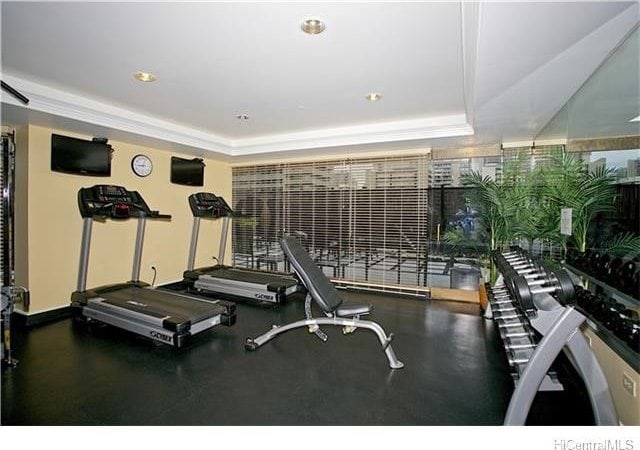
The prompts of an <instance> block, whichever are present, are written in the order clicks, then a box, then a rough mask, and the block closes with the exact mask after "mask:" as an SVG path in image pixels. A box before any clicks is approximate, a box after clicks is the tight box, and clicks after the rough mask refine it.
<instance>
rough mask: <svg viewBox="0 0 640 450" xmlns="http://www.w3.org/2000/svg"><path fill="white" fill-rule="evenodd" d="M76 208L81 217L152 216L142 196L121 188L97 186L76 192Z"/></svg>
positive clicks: (124, 217)
mask: <svg viewBox="0 0 640 450" xmlns="http://www.w3.org/2000/svg"><path fill="white" fill-rule="evenodd" d="M78 207H79V209H80V215H81V216H82V217H108V218H111V219H128V218H129V217H145V216H154V215H157V213H154V211H151V210H150V209H149V206H147V204H146V203H145V201H144V199H143V198H142V196H141V195H140V194H139V193H138V192H136V191H129V190H127V189H126V188H124V187H122V186H113V185H108V184H98V185H95V186H92V187H87V188H82V189H80V190H79V191H78Z"/></svg>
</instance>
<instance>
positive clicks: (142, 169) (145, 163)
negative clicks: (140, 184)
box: [131, 155, 153, 177]
mask: <svg viewBox="0 0 640 450" xmlns="http://www.w3.org/2000/svg"><path fill="white" fill-rule="evenodd" d="M131 168H132V169H133V173H135V174H136V175H138V176H139V177H146V176H147V175H149V174H150V173H151V171H152V170H153V164H152V163H151V159H150V158H149V157H148V156H147V155H136V156H134V157H133V159H132V160H131Z"/></svg>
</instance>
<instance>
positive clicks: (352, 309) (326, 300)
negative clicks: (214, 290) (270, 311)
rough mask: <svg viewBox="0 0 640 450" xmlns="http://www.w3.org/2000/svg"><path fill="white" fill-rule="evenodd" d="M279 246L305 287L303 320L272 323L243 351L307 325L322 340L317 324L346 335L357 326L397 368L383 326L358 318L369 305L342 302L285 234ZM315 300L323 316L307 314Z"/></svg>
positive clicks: (252, 339) (302, 248) (300, 249)
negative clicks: (334, 327)
mask: <svg viewBox="0 0 640 450" xmlns="http://www.w3.org/2000/svg"><path fill="white" fill-rule="evenodd" d="M280 246H281V247H282V250H283V251H284V254H285V255H286V256H287V258H288V259H289V262H290V264H291V267H292V268H293V270H294V271H295V272H296V274H297V275H298V277H299V278H300V280H301V282H302V283H303V284H304V286H305V287H306V288H307V297H306V300H305V313H306V320H299V321H297V322H293V323H290V324H288V325H283V326H276V325H274V326H273V328H272V329H271V330H269V331H267V332H266V333H264V334H262V335H260V336H258V337H256V338H247V340H246V341H245V348H246V349H247V350H257V349H258V347H260V346H261V345H263V344H265V343H266V342H268V341H270V340H271V339H273V338H275V337H276V336H279V335H280V334H282V333H284V332H286V331H289V330H292V329H295V328H302V327H308V329H309V332H311V333H315V334H316V336H318V337H319V338H320V339H321V340H322V341H326V340H327V335H326V334H324V332H322V330H321V329H320V326H321V325H339V326H342V327H343V332H344V333H345V334H349V333H352V332H354V331H355V330H356V329H358V328H366V329H369V330H371V331H373V332H374V333H375V334H376V336H377V337H378V340H379V341H380V345H381V346H382V349H383V350H384V352H385V354H386V356H387V359H388V360H389V366H390V367H391V368H392V369H401V368H402V367H404V364H403V363H402V362H400V361H399V360H398V358H397V357H396V354H395V352H394V351H393V348H392V347H391V339H392V337H393V335H392V334H391V335H389V336H387V334H386V333H385V331H384V329H383V328H382V327H381V326H380V325H379V324H378V323H376V322H371V321H365V320H360V316H363V315H367V314H370V313H372V312H373V307H372V306H371V305H343V301H342V298H341V297H340V295H339V294H338V291H337V289H336V288H335V287H334V286H333V284H332V283H331V281H330V280H329V279H328V278H327V277H326V276H325V274H324V272H322V270H321V269H320V268H319V267H318V266H317V265H316V264H315V262H314V261H313V260H312V259H311V257H310V256H309V254H308V253H307V252H306V250H305V249H304V247H302V245H301V244H300V242H299V241H298V240H297V239H296V238H294V237H292V236H287V237H284V238H282V239H281V240H280ZM312 300H313V301H315V303H316V304H317V305H318V306H319V307H320V308H321V309H322V310H323V312H324V313H325V315H326V317H320V318H314V317H313V316H312V314H311V302H312Z"/></svg>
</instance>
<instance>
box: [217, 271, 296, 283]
mask: <svg viewBox="0 0 640 450" xmlns="http://www.w3.org/2000/svg"><path fill="white" fill-rule="evenodd" d="M205 274H206V275H211V276H212V277H216V278H221V279H224V280H233V281H243V282H245V283H251V284H264V285H268V284H279V285H283V286H287V287H288V286H295V285H296V284H297V282H296V280H295V279H293V278H292V277H288V276H286V275H277V274H273V273H268V272H265V273H260V272H257V271H254V270H243V269H237V268H233V267H217V268H216V269H215V270H212V271H209V272H206V273H205Z"/></svg>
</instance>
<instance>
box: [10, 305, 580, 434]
mask: <svg viewBox="0 0 640 450" xmlns="http://www.w3.org/2000/svg"><path fill="white" fill-rule="evenodd" d="M342 295H343V297H344V298H345V300H346V301H348V302H349V303H363V302H367V303H372V304H373V305H374V306H375V313H374V315H373V316H371V317H370V318H371V319H373V320H376V321H378V322H379V323H380V324H381V325H382V326H383V327H384V328H385V330H386V331H387V333H389V332H393V333H394V341H393V347H394V349H395V351H396V353H397V355H398V358H399V359H400V360H401V361H403V362H404V363H405V368H403V369H401V370H392V369H390V368H389V367H388V364H387V359H386V357H385V356H384V354H383V352H382V350H381V348H380V345H379V343H378V342H377V339H376V337H375V335H374V334H373V333H371V332H370V331H368V330H363V329H360V330H358V331H357V332H356V333H354V334H353V335H348V336H343V335H342V331H341V329H340V328H338V327H330V326H326V327H324V328H323V330H324V331H325V332H326V333H327V334H328V336H329V339H328V341H327V342H326V343H323V342H321V341H320V340H319V339H318V338H317V337H316V336H315V335H313V334H309V333H308V332H307V331H306V330H305V329H298V330H293V331H290V332H288V333H285V334H284V335H282V336H280V337H278V338H276V339H275V340H273V341H271V342H269V343H267V344H265V345H264V346H263V347H262V348H260V349H258V350H257V351H256V352H247V351H246V350H245V349H244V339H245V337H247V336H254V337H255V336H257V335H259V334H261V333H262V332H265V331H266V330H268V329H269V328H270V327H271V325H272V324H284V323H288V322H292V321H295V320H298V319H301V318H303V317H304V307H303V301H302V300H299V301H298V300H296V301H290V302H288V303H285V304H284V305H281V306H278V307H273V306H267V307H262V306H254V305H247V304H241V303H239V304H238V315H237V319H238V320H237V323H236V324H235V325H234V326H232V327H225V326H217V327H215V328H213V329H211V330H209V331H206V332H204V333H200V334H199V335H197V336H196V337H195V338H194V339H193V340H192V341H191V344H190V345H189V346H188V347H186V348H184V349H179V350H176V349H172V348H170V347H168V346H164V345H162V344H155V343H153V342H151V341H148V340H146V339H144V338H142V337H138V336H136V335H133V334H129V333H127V332H125V331H121V330H118V329H114V328H111V327H107V326H92V327H87V326H86V324H83V323H76V322H75V321H73V320H72V319H70V318H67V319H63V320H60V321H56V322H52V323H48V324H44V325H40V326H37V327H31V328H28V329H26V330H24V329H22V330H20V329H18V330H16V332H15V333H14V339H13V342H14V354H15V357H16V358H17V359H18V360H19V364H18V366H17V367H16V368H13V369H3V371H2V424H3V425H211V426H215V425H253V426H255V425H352V426H355V425H423V426H430V425H499V424H501V423H502V421H503V418H504V414H505V412H506V409H507V406H508V402H509V398H510V396H511V393H512V391H513V382H512V381H511V378H510V376H509V371H508V365H507V361H506V357H505V353H504V350H503V349H502V348H501V346H500V343H499V338H498V336H497V334H496V328H495V327H494V325H493V323H492V322H491V321H490V320H487V319H484V318H482V317H481V315H480V311H479V308H478V307H477V306H474V305H470V304H463V303H454V302H443V301H437V300H430V301H424V300H417V299H414V298H403V297H396V296H384V295H379V294H362V293H353V292H343V294H342ZM314 311H315V310H314ZM560 365H561V366H562V368H561V370H559V371H560V374H561V375H562V376H563V379H564V381H565V387H566V389H565V391H564V392H553V393H540V394H538V396H537V397H536V400H535V402H534V405H533V407H532V411H531V414H530V416H529V419H528V423H529V424H533V425H592V424H593V418H592V416H591V413H590V407H589V404H588V399H587V398H586V395H585V394H584V387H583V386H582V385H581V382H579V380H578V378H577V376H576V375H575V373H574V372H572V371H570V370H567V371H566V373H565V370H564V364H560Z"/></svg>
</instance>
